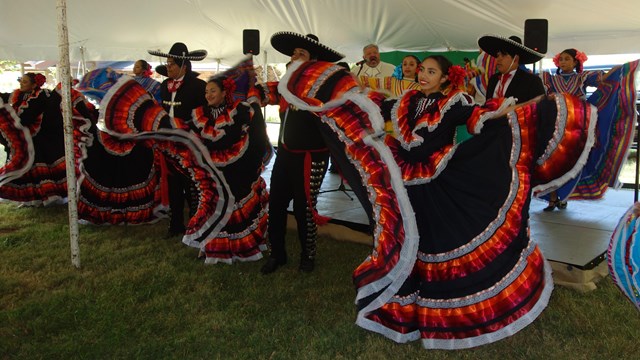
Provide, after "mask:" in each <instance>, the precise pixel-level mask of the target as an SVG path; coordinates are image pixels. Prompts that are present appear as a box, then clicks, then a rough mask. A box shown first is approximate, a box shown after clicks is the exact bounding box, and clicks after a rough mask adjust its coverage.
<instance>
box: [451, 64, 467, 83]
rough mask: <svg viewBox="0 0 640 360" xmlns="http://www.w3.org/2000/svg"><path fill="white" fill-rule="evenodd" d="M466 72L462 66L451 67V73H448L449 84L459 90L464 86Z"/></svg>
mask: <svg viewBox="0 0 640 360" xmlns="http://www.w3.org/2000/svg"><path fill="white" fill-rule="evenodd" d="M464 76H465V71H464V69H463V68H462V66H460V65H453V66H450V67H449V72H448V73H447V78H448V80H449V83H451V85H453V86H454V87H456V88H458V87H460V86H462V84H463V82H464Z"/></svg>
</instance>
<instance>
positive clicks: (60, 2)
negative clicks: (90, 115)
mask: <svg viewBox="0 0 640 360" xmlns="http://www.w3.org/2000/svg"><path fill="white" fill-rule="evenodd" d="M56 10H57V15H58V16H57V17H58V49H59V54H60V59H59V62H58V70H59V73H60V82H61V85H62V102H61V105H62V116H63V118H64V153H65V160H66V165H67V196H68V199H69V202H68V206H69V237H70V242H71V263H72V264H73V265H74V266H75V267H76V268H80V246H78V199H77V196H76V170H75V168H76V167H75V156H74V151H73V120H72V118H71V114H72V112H71V76H70V74H69V73H70V71H71V69H70V66H69V32H68V28H67V1H66V0H57V2H56Z"/></svg>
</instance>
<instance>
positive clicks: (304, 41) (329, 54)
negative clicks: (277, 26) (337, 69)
mask: <svg viewBox="0 0 640 360" xmlns="http://www.w3.org/2000/svg"><path fill="white" fill-rule="evenodd" d="M271 46H273V48H274V49H276V50H278V51H279V52H281V53H283V54H284V55H287V56H291V55H293V50H295V49H296V48H299V49H305V50H307V51H308V52H309V53H311V57H312V58H315V59H317V60H320V61H328V62H336V61H338V60H340V59H342V58H343V57H344V55H343V54H341V53H339V52H337V51H335V50H333V49H332V48H330V47H328V46H326V45H323V44H321V43H320V41H318V37H317V36H315V35H313V34H307V35H302V34H298V33H294V32H291V31H281V32H277V33H275V34H273V36H271Z"/></svg>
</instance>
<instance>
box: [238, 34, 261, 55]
mask: <svg viewBox="0 0 640 360" xmlns="http://www.w3.org/2000/svg"><path fill="white" fill-rule="evenodd" d="M242 53H243V54H245V55H246V54H251V55H258V54H260V31H259V30H256V29H244V30H242Z"/></svg>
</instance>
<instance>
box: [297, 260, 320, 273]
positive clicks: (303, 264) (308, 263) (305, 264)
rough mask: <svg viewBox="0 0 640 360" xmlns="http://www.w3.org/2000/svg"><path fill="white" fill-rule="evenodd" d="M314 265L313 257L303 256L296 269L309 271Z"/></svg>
mask: <svg viewBox="0 0 640 360" xmlns="http://www.w3.org/2000/svg"><path fill="white" fill-rule="evenodd" d="M315 265H316V264H315V259H314V258H312V257H308V256H305V257H302V258H301V259H300V267H299V268H298V270H300V271H302V272H306V273H310V272H312V271H313V269H314V268H315Z"/></svg>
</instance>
